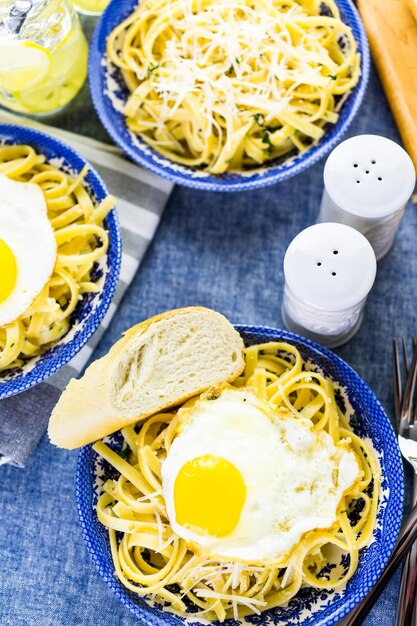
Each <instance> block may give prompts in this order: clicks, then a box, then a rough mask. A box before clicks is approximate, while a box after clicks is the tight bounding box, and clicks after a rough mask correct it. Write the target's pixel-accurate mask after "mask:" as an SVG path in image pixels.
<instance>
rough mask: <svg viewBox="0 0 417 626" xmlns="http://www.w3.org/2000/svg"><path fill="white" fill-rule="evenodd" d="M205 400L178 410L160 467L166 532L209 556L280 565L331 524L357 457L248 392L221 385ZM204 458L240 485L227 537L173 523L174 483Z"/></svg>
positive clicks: (350, 482) (354, 476) (355, 475)
mask: <svg viewBox="0 0 417 626" xmlns="http://www.w3.org/2000/svg"><path fill="white" fill-rule="evenodd" d="M205 396H206V397H204V396H203V397H202V399H201V400H199V401H198V402H197V403H196V404H195V405H194V407H193V408H192V409H190V410H188V411H187V410H186V411H185V412H184V414H183V417H182V419H181V420H180V426H179V428H178V431H177V435H176V437H175V438H174V441H173V443H172V445H171V448H170V449H169V451H168V454H167V458H166V460H165V461H164V462H163V465H162V483H163V494H164V498H165V503H166V508H167V514H168V517H169V520H170V523H171V526H172V528H173V530H174V532H176V533H177V534H178V535H179V536H180V537H182V538H183V539H185V540H186V542H187V543H188V545H189V546H190V547H192V549H193V550H194V551H197V552H198V553H199V554H204V555H205V556H207V557H216V558H221V559H229V560H238V561H243V562H250V563H253V564H256V563H265V562H273V563H274V564H285V562H286V560H287V559H288V556H289V554H290V553H291V550H292V549H293V548H294V547H295V546H296V545H297V544H298V543H299V542H300V540H301V538H302V536H303V535H304V534H305V533H306V532H308V531H310V530H314V529H322V528H330V527H331V526H333V525H334V523H335V522H336V520H337V511H338V507H339V504H340V500H341V498H342V496H343V494H344V492H345V491H346V490H347V489H349V488H350V487H351V486H352V485H353V484H354V483H355V482H356V481H357V480H358V479H359V477H360V467H359V464H358V460H357V457H356V455H355V453H354V452H353V450H351V449H350V448H349V445H348V444H347V443H346V442H344V443H343V442H342V443H339V444H337V445H335V444H334V442H333V440H332V438H331V437H330V435H329V434H328V433H326V432H323V431H322V432H319V433H317V432H315V431H314V429H313V427H312V424H311V422H310V421H308V420H303V419H297V418H295V417H293V416H292V415H291V414H290V413H289V412H288V411H287V410H286V409H285V408H282V407H281V408H279V409H277V408H276V407H274V406H273V405H272V404H270V403H268V402H266V401H263V400H261V399H260V398H258V397H257V395H256V394H255V393H254V392H253V391H252V390H251V389H246V388H240V389H235V388H232V387H229V386H225V387H224V388H222V389H221V391H220V392H218V393H217V392H216V393H212V392H209V393H208V394H206V395H205ZM217 396H218V397H217ZM208 398H214V399H208ZM203 455H212V456H217V457H222V458H225V459H227V460H228V461H229V462H230V463H232V464H233V465H234V466H235V467H236V468H237V469H238V471H239V472H240V474H241V476H242V477H243V480H244V482H245V486H246V501H245V504H244V506H243V509H242V512H241V515H240V519H239V522H238V524H237V525H236V526H235V528H234V529H233V530H232V531H231V532H230V533H229V534H228V535H227V536H223V537H215V536H210V535H208V534H207V533H205V534H204V533H201V534H200V533H198V532H196V530H195V529H190V528H188V527H185V526H182V525H180V524H179V523H178V522H177V520H176V515H175V505H174V485H175V480H176V477H177V475H178V473H179V471H180V470H181V468H182V467H183V466H184V464H185V463H187V462H188V461H191V460H193V459H195V458H197V457H200V456H203Z"/></svg>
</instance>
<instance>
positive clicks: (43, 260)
mask: <svg viewBox="0 0 417 626" xmlns="http://www.w3.org/2000/svg"><path fill="white" fill-rule="evenodd" d="M0 239H2V240H3V241H4V242H5V243H6V244H7V245H8V246H9V248H10V249H11V251H12V252H13V255H14V257H15V260H16V263H17V280H16V284H15V286H14V289H13V290H12V292H11V293H10V295H9V296H8V297H7V298H6V299H5V300H4V301H3V302H1V303H0V326H5V325H6V324H10V323H11V322H14V321H15V320H16V319H18V318H19V317H20V316H21V315H22V314H23V313H24V312H25V311H26V309H27V308H28V307H29V306H30V305H31V303H32V302H33V300H34V299H35V298H36V296H37V295H38V294H39V293H40V292H41V291H42V289H43V287H44V286H45V285H46V283H47V282H48V280H49V279H50V277H51V274H52V272H53V270H54V266H55V262H56V254H57V252H56V242H55V236H54V231H53V228H52V226H51V224H50V222H49V220H48V216H47V206H46V200H45V197H44V195H43V192H42V189H41V188H40V187H39V185H36V184H32V183H21V182H18V181H14V180H11V179H10V178H8V177H7V176H4V175H2V174H0ZM3 271H4V270H3Z"/></svg>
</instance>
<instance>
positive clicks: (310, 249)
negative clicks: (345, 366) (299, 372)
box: [282, 223, 376, 348]
mask: <svg viewBox="0 0 417 626" xmlns="http://www.w3.org/2000/svg"><path fill="white" fill-rule="evenodd" d="M375 275H376V258H375V253H374V251H373V249H372V246H371V245H370V243H369V241H368V240H367V239H366V238H365V237H364V236H363V235H362V234H361V233H360V232H358V231H357V230H355V229H353V228H351V227H350V226H346V225H344V224H336V223H326V224H315V225H314V226H310V227H309V228H306V229H305V230H303V231H302V232H301V233H299V234H298V235H297V236H296V237H295V239H293V241H292V242H291V243H290V245H289V247H288V249H287V252H286V253H285V258H284V276H285V288H284V298H283V303H282V319H283V321H284V324H285V326H286V327H287V328H288V329H289V330H291V331H293V332H296V333H298V334H300V335H304V336H306V337H309V338H310V339H313V340H314V341H317V342H318V343H321V344H323V345H324V346H326V347H328V348H334V347H336V346H339V345H341V344H343V343H345V342H346V341H348V340H349V339H350V338H351V337H353V335H354V334H355V333H356V331H357V330H358V329H359V326H360V325H361V322H362V319H363V311H364V306H365V301H366V297H367V295H368V293H369V291H370V289H371V287H372V285H373V284H374V280H375Z"/></svg>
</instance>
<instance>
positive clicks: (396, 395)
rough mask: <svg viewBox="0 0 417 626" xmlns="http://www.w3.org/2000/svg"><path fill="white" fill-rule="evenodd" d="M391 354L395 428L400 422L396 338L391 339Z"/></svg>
mask: <svg viewBox="0 0 417 626" xmlns="http://www.w3.org/2000/svg"><path fill="white" fill-rule="evenodd" d="M392 355H393V358H394V407H395V421H396V423H397V429H398V426H399V422H400V413H401V387H402V386H401V369H400V362H399V359H398V347H397V340H396V339H395V338H394V339H393V340H392Z"/></svg>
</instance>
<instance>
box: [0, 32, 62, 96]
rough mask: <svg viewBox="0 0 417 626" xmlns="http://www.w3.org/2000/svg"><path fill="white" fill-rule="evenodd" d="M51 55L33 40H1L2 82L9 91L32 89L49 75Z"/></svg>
mask: <svg viewBox="0 0 417 626" xmlns="http://www.w3.org/2000/svg"><path fill="white" fill-rule="evenodd" d="M50 67H51V55H50V53H49V51H48V50H46V49H45V48H42V46H38V44H36V43H32V42H31V41H20V40H15V39H14V40H11V41H1V42H0V84H1V86H2V87H3V88H4V89H5V90H6V91H9V92H14V91H20V90H22V89H30V88H32V87H34V86H35V85H37V84H39V83H41V82H42V81H43V80H45V78H46V77H47V76H48V73H49V71H50Z"/></svg>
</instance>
